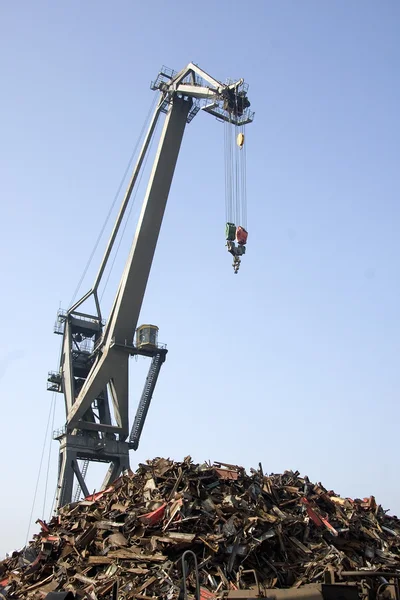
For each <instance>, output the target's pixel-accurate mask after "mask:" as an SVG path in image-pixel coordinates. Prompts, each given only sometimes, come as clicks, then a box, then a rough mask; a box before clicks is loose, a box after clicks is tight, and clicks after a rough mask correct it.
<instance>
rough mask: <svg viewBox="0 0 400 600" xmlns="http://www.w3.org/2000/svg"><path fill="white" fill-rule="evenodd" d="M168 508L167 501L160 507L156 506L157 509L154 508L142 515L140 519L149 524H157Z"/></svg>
mask: <svg viewBox="0 0 400 600" xmlns="http://www.w3.org/2000/svg"><path fill="white" fill-rule="evenodd" d="M166 508H167V503H165V504H163V505H162V506H160V508H156V510H153V511H152V512H149V513H146V514H145V515H141V516H140V517H139V519H140V521H144V522H145V523H147V524H148V525H155V524H156V523H159V522H160V521H161V519H162V518H163V517H164V513H165V509H166Z"/></svg>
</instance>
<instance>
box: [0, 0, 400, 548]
mask: <svg viewBox="0 0 400 600" xmlns="http://www.w3.org/2000/svg"><path fill="white" fill-rule="evenodd" d="M399 17H400V5H399V3H398V2H397V1H396V0H385V1H384V2H373V1H368V0H366V1H363V2H361V0H354V1H352V2H349V1H348V0H336V1H335V2H320V1H317V0H315V1H314V0H303V1H301V2H300V1H293V2H290V1H287V0H280V1H277V0H276V1H272V0H271V1H267V0H265V1H261V0H260V1H257V2H247V3H246V4H243V3H239V2H237V1H234V2H226V1H221V2H219V3H218V8H217V10H214V9H213V8H212V7H211V6H210V5H209V4H204V5H203V4H200V5H196V4H190V3H189V4H188V3H186V2H181V1H180V0H174V2H169V3H167V2H158V1H157V2H154V1H153V2H148V3H139V2H134V1H133V0H132V1H122V0H118V1H117V2H114V3H110V2H105V1H103V0H96V1H94V0H89V1H87V2H84V3H81V2H78V1H76V0H72V1H70V2H68V3H61V2H60V3H56V2H51V1H48V2H45V1H43V0H37V1H36V2H28V1H27V0H21V1H20V2H2V3H1V6H0V64H1V82H2V86H1V89H2V93H1V94H0V114H1V116H2V119H1V137H0V173H1V186H2V218H1V220H0V255H1V257H2V260H1V276H2V282H3V286H2V294H1V296H0V330H1V332H2V336H1V341H0V390H1V402H2V408H3V411H2V412H3V427H2V436H1V442H0V444H1V446H0V449H1V453H2V456H3V462H2V465H3V466H2V481H3V493H2V495H1V498H0V504H1V511H0V513H1V514H2V515H3V519H2V523H1V527H2V535H1V542H0V553H1V554H3V553H4V552H5V551H8V550H10V549H12V548H14V547H19V546H21V545H22V544H23V543H24V542H25V538H26V535H27V529H28V526H29V514H30V511H31V507H32V500H33V493H34V489H35V485H36V481H37V476H38V469H39V462H40V457H41V452H42V447H43V443H44V437H45V430H46V423H47V419H48V414H49V409H50V405H51V400H52V397H51V394H50V393H48V392H46V377H47V371H48V370H55V369H57V368H58V353H59V342H60V338H58V337H57V336H54V335H53V334H52V328H53V323H54V320H55V316H56V312H57V309H58V308H59V306H62V307H64V308H66V307H67V306H68V304H69V302H70V300H71V297H72V295H73V292H74V290H75V288H76V285H77V282H78V281H79V278H80V275H81V273H82V270H83V268H84V266H85V264H86V261H87V258H88V256H89V254H90V252H91V250H92V248H93V244H94V242H95V240H96V238H97V235H98V232H99V230H100V228H101V226H102V224H103V221H104V218H105V215H106V214H107V212H108V209H109V207H110V204H111V202H112V199H113V197H114V194H115V191H116V189H117V187H118V184H119V182H120V179H121V176H122V174H123V172H124V170H125V167H126V165H127V162H128V160H129V156H130V154H131V152H132V149H133V147H134V146H135V144H136V141H137V138H138V135H139V132H140V129H141V127H142V124H143V121H144V119H145V117H146V114H147V112H148V110H149V107H150V105H151V103H152V101H153V97H154V92H152V91H151V90H150V89H149V83H150V81H151V80H152V79H154V78H155V77H156V75H157V73H158V70H159V68H160V67H161V66H162V65H163V64H165V65H167V66H169V67H171V68H174V69H177V70H178V69H181V68H183V67H184V66H185V65H186V64H187V63H188V62H190V61H193V62H196V63H198V64H199V65H200V66H201V67H202V68H204V69H205V70H206V71H208V72H209V73H211V74H212V75H214V76H215V77H216V78H218V79H220V80H225V79H226V78H228V77H230V78H239V77H244V78H245V80H246V81H247V82H248V83H249V85H250V88H249V97H250V100H251V102H252V108H253V109H254V110H255V111H256V118H255V121H254V123H253V124H252V125H251V126H249V127H248V132H247V136H246V143H247V180H248V228H249V243H248V251H247V254H246V256H245V257H244V259H243V262H242V268H241V272H240V273H239V275H238V276H237V277H235V276H234V275H233V272H232V267H231V260H230V257H229V255H228V254H227V252H226V249H225V247H224V243H225V242H224V225H225V213H224V153H223V127H222V125H221V124H220V123H219V122H217V121H216V120H215V119H214V118H212V117H211V116H210V115H207V114H199V115H198V116H197V117H196V118H195V119H194V121H193V122H192V123H191V124H190V125H189V126H188V127H187V130H186V133H185V139H184V142H183V145H182V149H181V154H180V157H179V161H178V165H177V169H176V172H175V178H174V182H173V185H172V188H171V193H170V197H169V202H168V207H167V212H166V216H165V219H164V223H163V229H162V232H161V235H160V238H159V245H158V248H157V252H156V256H155V260H154V264H153V269H152V272H151V277H150V282H149V285H148V288H147V293H146V297H145V301H144V304H143V310H142V315H141V321H143V322H149V321H150V322H154V323H156V324H158V325H159V326H160V339H161V340H162V341H165V342H166V343H167V344H168V348H169V354H168V357H167V362H166V364H165V366H164V367H163V369H162V372H161V375H160V379H159V384H158V386H157V389H156V393H155V396H154V400H153V404H152V407H151V410H150V413H149V417H148V421H147V423H146V427H145V430H144V433H143V438H142V443H141V446H140V448H139V451H138V452H137V453H136V454H132V466H133V468H135V466H136V464H137V462H138V461H143V460H145V459H146V458H151V457H154V456H170V457H172V458H175V459H182V458H183V457H184V456H186V455H187V454H191V456H192V457H193V458H194V459H195V460H198V461H202V460H205V459H210V460H220V461H226V462H232V463H239V464H242V465H244V466H246V467H250V466H256V465H257V464H258V462H259V461H261V462H262V464H263V466H264V470H265V471H267V472H279V471H282V470H284V469H298V470H300V471H301V472H302V473H303V474H307V475H308V476H309V477H310V478H311V479H312V480H318V481H322V483H323V484H324V485H325V486H326V487H328V488H333V489H335V490H336V491H337V492H339V493H341V494H342V495H345V496H352V497H361V496H366V495H369V494H375V495H376V496H377V498H378V501H380V502H382V504H383V505H384V506H385V507H386V508H389V509H391V511H392V512H396V511H397V512H400V500H399V492H400V486H399V483H398V478H397V470H398V449H397V439H398V435H399V433H398V431H399V429H398V427H399V426H398V423H399V416H400V409H399V402H398V393H399V368H398V361H399V351H400V325H399V316H398V312H399V311H398V297H399V275H400V267H399V258H398V257H399V245H400V242H399V235H398V223H399V216H400V215H399V203H398V198H399V188H400V186H399V169H398V162H399V139H400V137H399V134H400V125H399V116H398V107H399V105H400V85H399V77H398V73H399V40H398V31H399V25H400V22H399ZM149 166H150V162H149V163H148V168H149ZM147 170H148V169H147ZM144 183H145V179H143V182H142V186H141V187H140V189H139V191H138V195H137V199H136V203H135V205H134V210H133V212H132V216H131V219H130V221H129V222H128V225H127V229H126V234H125V237H124V239H123V241H122V244H121V250H120V253H119V255H118V258H117V260H116V263H115V270H114V271H113V273H112V275H111V277H110V281H109V284H108V287H107V289H106V291H105V294H104V306H105V310H107V307H109V306H110V303H111V301H112V298H113V294H114V292H115V289H116V286H117V283H118V279H119V276H120V272H121V269H122V267H123V263H124V260H125V258H126V255H127V252H128V248H129V244H130V240H131V239H132V235H133V231H134V225H135V218H137V214H138V210H139V206H140V200H141V197H142V195H143V185H144ZM114 214H115V213H113V215H114ZM110 227H111V223H110V224H109V227H108V229H107V232H109V230H110ZM105 242H106V237H104V238H103V239H102V243H101V244H100V248H99V251H98V252H97V253H96V255H95V258H94V261H93V264H92V267H91V269H89V273H88V276H87V278H86V279H85V281H84V284H83V286H82V288H81V291H82V293H83V292H84V291H86V289H87V288H88V287H89V286H90V283H91V281H92V278H93V276H94V273H95V270H96V267H97V265H98V262H99V260H100V255H101V250H102V249H103V248H104V244H105ZM147 367H148V364H147V363H146V362H145V361H144V360H139V361H137V362H135V361H132V368H131V407H132V411H134V410H135V408H136V403H137V401H138V398H139V395H140V392H141V389H142V386H143V382H144V377H145V374H146V370H147ZM63 420H64V414H63V403H62V398H61V397H57V409H56V415H55V421H54V427H58V426H61V425H62V424H63ZM50 448H51V454H50V459H49V458H48V456H49V454H48V449H49V439H48V436H47V438H46V445H45V453H44V460H43V468H42V474H41V477H40V480H39V487H38V494H37V499H36V504H35V507H34V511H33V514H34V516H35V517H38V516H42V512H43V506H44V514H45V516H46V517H47V516H48V512H49V510H50V505H51V500H52V496H53V493H54V489H55V482H56V480H55V477H56V463H57V452H58V448H57V443H56V442H52V443H51V445H50ZM48 460H49V461H50V462H49V475H48V486H47V487H48V493H47V499H46V501H45V502H44V492H45V487H46V471H47V464H48ZM90 477H91V478H89V483H90V486H91V487H92V488H95V487H96V486H97V487H98V485H99V483H100V480H99V479H98V478H97V474H96V473H95V474H92V475H91V476H90ZM33 530H34V528H33V529H32V530H31V531H33Z"/></svg>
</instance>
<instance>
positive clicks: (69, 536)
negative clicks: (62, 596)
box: [0, 457, 400, 600]
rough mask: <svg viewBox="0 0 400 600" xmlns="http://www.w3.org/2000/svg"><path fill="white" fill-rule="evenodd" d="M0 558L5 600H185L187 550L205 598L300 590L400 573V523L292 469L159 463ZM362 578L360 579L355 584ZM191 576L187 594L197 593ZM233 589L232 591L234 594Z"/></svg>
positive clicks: (63, 514) (370, 501) (70, 510)
mask: <svg viewBox="0 0 400 600" xmlns="http://www.w3.org/2000/svg"><path fill="white" fill-rule="evenodd" d="M37 523H38V524H39V525H40V529H41V531H40V533H39V534H36V535H35V536H34V538H33V540H32V541H31V542H30V544H29V545H28V546H26V547H25V548H24V549H23V550H22V551H20V552H14V553H13V555H12V556H11V557H9V558H7V559H5V560H3V561H2V562H0V580H1V581H0V596H1V597H4V598H10V599H11V598H32V599H33V598H35V599H36V598H37V599H39V598H44V597H45V596H46V595H47V594H48V593H50V592H54V591H65V590H67V591H72V592H74V593H75V594H76V595H77V596H78V597H80V598H88V599H90V600H99V599H101V598H110V597H114V596H113V593H115V583H116V582H118V598H119V599H121V600H123V599H125V598H126V599H127V598H135V599H137V600H140V599H143V600H150V599H151V598H163V599H166V600H174V599H178V598H182V597H183V596H182V561H181V559H182V555H183V553H184V552H185V551H187V550H192V551H193V552H194V553H195V555H196V557H197V563H198V571H199V579H200V586H201V598H202V599H203V600H208V599H209V598H214V597H215V596H218V594H220V593H223V592H227V591H229V592H234V591H235V590H240V589H257V590H258V592H259V593H260V595H262V590H265V589H267V588H289V587H293V588H299V587H301V586H303V585H306V584H310V583H318V582H321V581H324V579H325V580H326V576H327V574H328V575H329V574H330V575H331V574H332V573H335V576H336V578H337V577H339V578H340V574H341V573H343V572H345V571H347V572H348V571H356V572H359V571H360V570H361V571H362V570H373V571H382V572H383V571H387V570H388V569H389V570H390V571H394V572H395V573H399V575H400V520H399V519H397V517H395V516H389V515H388V514H387V513H386V512H385V511H384V510H383V509H382V507H381V506H380V505H378V504H377V503H376V501H375V498H374V497H373V496H371V497H370V498H366V499H364V500H359V499H358V500H351V499H349V498H341V497H340V496H338V495H337V494H335V493H334V492H332V491H328V490H327V489H325V488H324V487H323V486H322V485H321V484H320V483H318V484H312V483H311V482H310V481H309V480H308V478H307V477H300V475H299V473H298V472H297V471H296V472H293V471H285V472H284V473H283V474H281V475H275V474H272V475H270V476H266V475H264V473H263V470H262V466H261V464H260V465H259V469H258V470H254V469H251V474H250V475H248V474H247V473H246V471H245V469H243V468H242V467H238V466H236V465H229V464H226V463H214V464H210V463H204V464H201V465H199V464H194V463H193V462H192V460H191V458H190V457H187V458H185V459H184V461H183V462H181V463H176V462H173V461H172V460H168V459H163V458H157V459H154V460H151V461H147V463H146V464H141V465H139V467H138V470H137V472H136V473H132V472H131V471H129V472H126V473H124V475H123V476H122V477H120V478H119V479H118V480H117V481H115V482H114V484H113V485H112V486H110V487H109V488H108V489H107V490H105V491H104V492H100V493H97V494H93V495H92V496H89V497H88V498H86V499H85V500H82V501H81V502H75V503H72V504H69V505H68V506H66V507H63V508H62V509H61V510H60V511H59V513H58V515H57V516H55V517H53V518H52V519H51V521H50V522H49V523H46V522H44V521H41V520H39V521H37ZM356 578H357V576H356V575H355V576H354V579H356ZM195 586H196V580H195V576H194V574H193V571H192V572H191V574H189V576H188V577H187V590H188V593H189V596H191V597H193V594H194V591H195ZM235 593H236V592H235Z"/></svg>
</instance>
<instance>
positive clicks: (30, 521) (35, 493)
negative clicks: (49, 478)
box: [25, 393, 55, 546]
mask: <svg viewBox="0 0 400 600" xmlns="http://www.w3.org/2000/svg"><path fill="white" fill-rule="evenodd" d="M54 403H55V393H54V394H53V399H52V402H51V403H50V409H49V416H48V418H47V425H46V433H45V434H44V440H43V447H42V454H41V457H40V463H39V471H38V475H37V479H36V486H35V492H34V494H33V501H32V508H31V513H30V515H29V522H28V530H27V532H26V541H25V546H26V545H27V544H28V539H29V532H30V529H31V523H32V516H33V511H34V510H35V504H36V496H37V492H38V488H39V481H40V474H41V472H42V465H43V457H44V451H45V449H46V442H47V434H48V431H49V425H50V419H51V413H52V409H53V404H54Z"/></svg>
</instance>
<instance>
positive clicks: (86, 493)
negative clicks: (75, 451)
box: [72, 460, 89, 498]
mask: <svg viewBox="0 0 400 600" xmlns="http://www.w3.org/2000/svg"><path fill="white" fill-rule="evenodd" d="M72 469H73V471H74V473H75V475H76V478H77V480H78V483H79V485H80V488H81V490H82V493H83V496H84V498H87V496H89V490H88V488H87V485H86V483H85V480H84V479H83V477H82V473H81V470H80V468H79V465H78V461H77V460H73V461H72Z"/></svg>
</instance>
